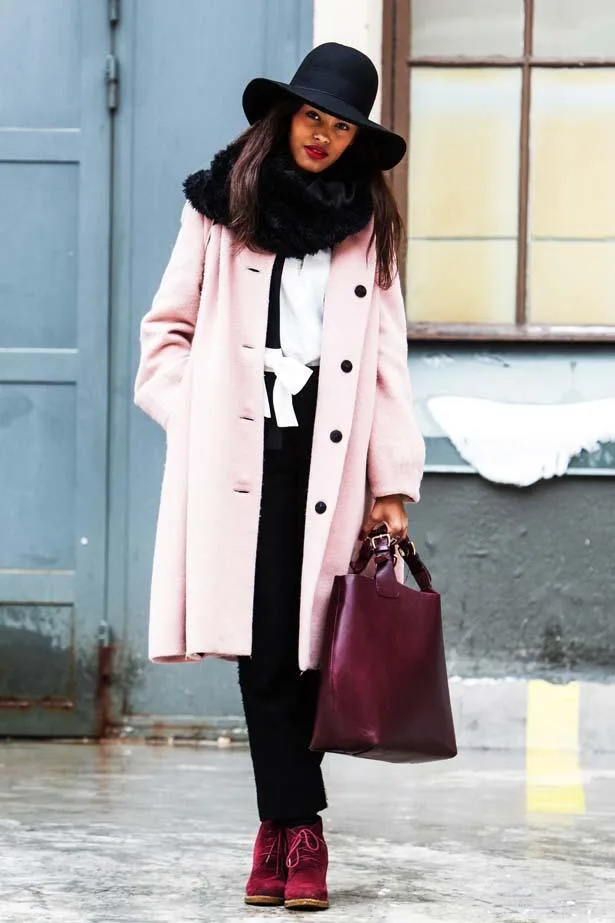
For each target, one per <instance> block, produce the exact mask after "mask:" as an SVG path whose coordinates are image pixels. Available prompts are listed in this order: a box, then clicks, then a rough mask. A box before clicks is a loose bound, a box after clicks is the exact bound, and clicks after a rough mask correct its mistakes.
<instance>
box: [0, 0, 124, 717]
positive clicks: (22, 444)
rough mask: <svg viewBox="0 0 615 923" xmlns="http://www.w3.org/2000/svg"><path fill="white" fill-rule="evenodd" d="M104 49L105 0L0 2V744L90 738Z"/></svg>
mask: <svg viewBox="0 0 615 923" xmlns="http://www.w3.org/2000/svg"><path fill="white" fill-rule="evenodd" d="M86 7H87V9H86ZM108 46H109V23H108V4H107V2H106V0H88V2H87V3H84V2H83V0H53V2H49V0H0V87H1V91H0V202H1V207H0V479H1V487H0V733H2V734H33V735H36V734H45V735H73V734H86V733H91V732H93V731H94V730H95V728H96V715H95V711H96V710H95V689H96V679H97V636H98V630H99V626H100V624H101V622H102V621H103V616H104V604H105V580H104V574H105V545H106V542H105V521H106V504H107V500H106V484H107V473H106V455H107V407H106V405H107V399H106V395H107V360H108V275H109V259H108V250H109V228H110V223H109V187H110V153H111V148H110V127H109V125H110V118H109V114H108V111H107V102H106V88H105V63H106V55H107V52H108Z"/></svg>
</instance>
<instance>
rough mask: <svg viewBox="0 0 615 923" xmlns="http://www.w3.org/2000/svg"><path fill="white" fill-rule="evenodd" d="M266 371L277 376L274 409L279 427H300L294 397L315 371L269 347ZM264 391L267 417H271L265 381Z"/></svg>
mask: <svg viewBox="0 0 615 923" xmlns="http://www.w3.org/2000/svg"><path fill="white" fill-rule="evenodd" d="M265 371H267V372H273V373H274V374H275V383H274V385H273V408H274V410H275V418H276V421H277V424H278V426H298V425H299V423H298V421H297V417H296V415H295V409H294V407H293V395H294V394H298V393H299V391H301V389H302V388H304V387H305V385H306V384H307V381H308V379H309V377H310V375H311V374H312V371H313V369H311V368H309V367H308V366H307V365H303V363H301V362H299V360H298V359H293V358H292V357H291V356H285V355H284V354H283V352H282V350H281V349H270V348H269V347H267V348H266V349H265ZM263 390H264V396H265V408H264V412H265V416H266V417H271V407H270V406H269V396H268V394H267V388H266V387H265V382H264V380H263Z"/></svg>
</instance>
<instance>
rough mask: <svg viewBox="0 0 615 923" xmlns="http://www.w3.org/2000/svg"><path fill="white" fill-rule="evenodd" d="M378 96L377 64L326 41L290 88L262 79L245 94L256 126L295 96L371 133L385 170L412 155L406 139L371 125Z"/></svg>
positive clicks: (310, 56)
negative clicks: (372, 112) (371, 116)
mask: <svg viewBox="0 0 615 923" xmlns="http://www.w3.org/2000/svg"><path fill="white" fill-rule="evenodd" d="M377 93H378V71H377V70H376V68H375V67H374V64H373V63H372V61H371V60H370V59H369V58H368V57H367V55H365V54H363V53H362V52H361V51H357V49H356V48H350V47H349V46H348V45H339V44H338V43H337V42H326V43H325V44H324V45H318V46H317V47H316V48H314V49H312V51H310V53H309V54H308V55H306V57H305V58H304V59H303V61H302V62H301V64H300V66H299V70H298V71H297V73H296V74H295V76H294V77H293V79H292V80H291V82H290V83H280V82H278V81H276V80H268V79H267V78H266V77H257V78H256V79H254V80H251V81H250V83H249V84H248V85H247V87H246V88H245V90H244V93H243V111H244V112H245V114H246V117H247V119H248V121H249V122H250V124H251V125H253V124H254V123H255V122H258V121H259V120H260V119H262V118H264V116H266V115H267V113H268V112H269V111H270V110H271V108H272V106H274V105H275V104H276V103H278V102H280V101H281V100H283V99H288V97H289V96H291V97H295V98H296V99H299V100H302V101H303V102H306V103H311V105H312V106H315V107H316V108H317V109H321V110H322V111H323V112H327V113H328V114H329V115H334V116H337V117H338V118H340V119H344V121H346V122H352V123H353V124H354V125H357V126H358V127H359V128H360V129H361V131H369V132H370V134H371V136H372V138H373V140H374V142H375V146H376V150H377V152H378V165H379V167H380V169H381V170H390V169H391V168H392V167H394V166H396V165H397V164H398V163H399V162H400V160H401V159H402V158H403V156H404V154H405V153H406V142H405V141H404V139H403V138H402V137H401V135H397V134H395V132H394V131H390V130H389V129H388V128H384V127H383V126H382V125H379V124H378V122H372V121H370V118H369V114H370V112H371V111H372V107H373V105H374V101H375V99H376V95H377Z"/></svg>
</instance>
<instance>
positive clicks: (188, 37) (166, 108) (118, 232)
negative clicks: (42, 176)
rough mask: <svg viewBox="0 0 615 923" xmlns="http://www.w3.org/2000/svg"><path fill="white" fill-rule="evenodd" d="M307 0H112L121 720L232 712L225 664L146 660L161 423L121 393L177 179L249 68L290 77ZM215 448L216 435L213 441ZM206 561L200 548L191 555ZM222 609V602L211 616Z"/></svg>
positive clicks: (173, 208) (166, 247)
mask: <svg viewBox="0 0 615 923" xmlns="http://www.w3.org/2000/svg"><path fill="white" fill-rule="evenodd" d="M312 23H313V6H312V0H227V2H224V3H223V2H220V0H181V2H180V3H170V2H168V0H146V2H144V0H137V2H134V0H132V2H123V3H122V13H121V22H120V23H119V25H118V29H117V54H118V59H119V64H120V75H121V88H120V106H119V110H118V115H117V121H116V163H115V177H116V180H115V197H114V228H115V232H114V237H113V240H114V252H113V265H114V276H113V283H114V297H113V312H114V314H113V325H112V327H113V339H112V343H113V346H112V372H111V379H112V389H111V395H112V412H111V427H112V428H111V447H112V451H111V476H110V484H111V498H110V500H111V506H110V542H109V550H110V555H109V580H110V583H109V618H110V620H111V623H112V627H113V629H114V634H115V635H116V636H117V637H118V638H121V646H120V649H119V651H118V663H117V672H116V675H117V676H118V683H117V686H118V687H120V689H121V691H122V693H123V702H122V703H120V710H121V711H123V712H124V722H125V724H126V725H128V726H130V727H131V728H134V729H135V730H136V731H137V732H139V733H147V732H148V731H149V729H151V728H152V727H155V729H156V733H169V732H172V731H173V730H174V729H175V728H183V729H184V731H186V730H187V729H189V732H190V733H192V732H194V733H196V734H200V733H203V732H204V731H205V730H207V729H209V730H210V731H213V732H214V733H215V728H216V727H217V726H219V724H220V721H219V719H220V717H221V716H229V715H233V714H238V713H239V711H240V702H239V695H238V688H237V681H236V677H235V670H234V668H233V667H232V666H231V665H229V664H223V663H220V662H211V661H209V662H207V663H205V664H198V665H190V666H188V665H182V666H176V665H172V666H159V665H156V666H153V665H150V664H148V663H147V609H148V596H149V581H150V573H151V560H152V549H153V542H154V530H155V525H156V511H157V505H158V497H159V494H160V481H161V476H162V459H163V451H164V435H163V433H162V432H161V431H160V430H159V429H158V428H157V427H156V425H155V424H154V423H152V422H151V421H150V420H148V419H147V418H146V417H145V416H144V415H143V414H142V413H141V412H140V411H138V410H136V408H134V407H132V406H131V397H132V381H133V378H134V373H135V370H136V365H137V360H138V326H139V321H140V319H141V316H142V315H143V314H144V312H145V311H146V310H147V308H148V307H149V304H150V302H151V298H152V295H153V294H154V291H155V289H156V287H157V285H158V282H159V280H160V277H161V275H162V271H163V269H164V266H165V264H166V261H167V259H168V257H169V255H170V251H171V247H172V244H173V240H174V238H175V235H176V233H177V229H178V226H179V215H180V211H181V208H182V202H183V195H182V181H183V179H184V177H185V176H186V174H187V173H189V172H192V171H193V170H197V169H200V168H201V167H203V166H206V165H207V163H208V161H209V159H210V158H211V157H212V155H213V154H214V153H215V151H216V150H218V149H219V148H220V147H221V146H222V145H223V144H225V143H227V142H228V141H230V140H231V138H233V137H234V136H236V135H237V134H238V133H239V132H240V131H241V130H242V129H243V128H244V127H245V126H246V122H245V118H244V116H243V113H242V110H241V93H242V90H243V87H244V86H245V84H246V83H247V81H248V80H249V79H250V78H251V77H254V76H257V75H265V76H271V77H274V76H275V77H276V78H277V79H280V78H290V77H291V76H292V74H293V72H294V70H295V69H296V67H297V65H298V63H299V60H300V59H301V57H302V56H303V55H304V54H305V53H306V52H307V50H308V49H309V48H310V47H311V43H312ZM212 451H215V446H212ZM214 566H215V562H213V561H204V562H203V567H214ZM224 617H225V614H224V613H222V612H221V613H220V618H224Z"/></svg>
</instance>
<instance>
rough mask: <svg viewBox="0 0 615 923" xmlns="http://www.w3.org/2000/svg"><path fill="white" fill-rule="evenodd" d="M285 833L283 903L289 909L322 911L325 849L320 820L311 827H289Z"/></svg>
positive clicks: (326, 902) (325, 898)
mask: <svg viewBox="0 0 615 923" xmlns="http://www.w3.org/2000/svg"><path fill="white" fill-rule="evenodd" d="M286 836H287V846H288V853H287V858H286V865H287V866H288V879H287V881H286V891H285V899H284V906H285V907H288V908H289V909H290V910H326V909H327V908H328V906H329V895H328V892H327V866H328V864H329V851H328V849H327V844H326V843H325V838H324V836H323V833H322V820H319V821H318V823H317V824H314V825H313V826H312V827H293V828H292V829H290V830H287V832H286Z"/></svg>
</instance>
